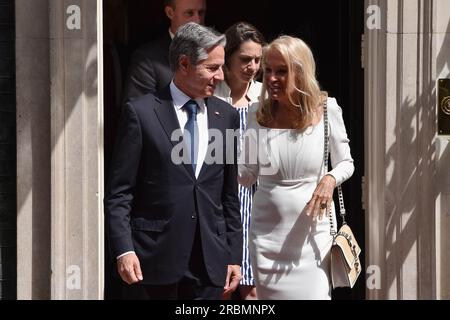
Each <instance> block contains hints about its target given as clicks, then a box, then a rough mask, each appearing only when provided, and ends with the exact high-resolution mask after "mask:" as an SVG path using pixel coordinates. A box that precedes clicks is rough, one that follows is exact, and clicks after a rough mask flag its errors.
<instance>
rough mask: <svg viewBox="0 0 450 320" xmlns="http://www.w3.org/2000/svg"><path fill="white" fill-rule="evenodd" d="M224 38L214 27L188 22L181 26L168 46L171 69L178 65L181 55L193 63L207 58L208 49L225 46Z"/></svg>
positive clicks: (195, 63) (175, 68) (176, 67)
mask: <svg viewBox="0 0 450 320" xmlns="http://www.w3.org/2000/svg"><path fill="white" fill-rule="evenodd" d="M225 44H226V38H225V35H224V34H220V33H218V32H217V31H215V30H214V29H211V28H208V27H205V26H202V25H199V24H197V23H195V22H189V23H186V24H185V25H183V26H181V27H180V28H179V29H178V31H177V33H176V34H175V37H174V38H173V40H172V43H171V44H170V48H169V62H170V68H171V69H172V71H176V70H177V69H178V66H179V61H180V58H181V56H183V55H184V56H187V57H188V59H189V61H190V62H191V63H192V64H193V65H197V64H198V63H199V62H200V61H201V60H204V59H206V58H208V51H210V50H211V49H212V48H214V47H216V46H223V47H225Z"/></svg>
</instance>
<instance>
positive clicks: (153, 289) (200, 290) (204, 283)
mask: <svg viewBox="0 0 450 320" xmlns="http://www.w3.org/2000/svg"><path fill="white" fill-rule="evenodd" d="M199 229H200V228H199V226H198V224H197V228H196V231H195V238H194V244H193V246H192V251H191V257H190V259H189V268H188V270H187V271H186V272H185V274H184V276H183V277H182V278H181V280H180V281H179V282H177V283H174V284H170V285H145V286H144V287H145V290H146V291H147V294H148V298H149V299H150V300H220V299H222V293H223V287H218V286H215V285H214V284H213V283H212V282H211V280H210V279H209V277H208V272H207V270H206V267H205V261H204V258H203V252H202V245H201V238H200V237H201V235H200V231H199ZM225 267H226V266H225Z"/></svg>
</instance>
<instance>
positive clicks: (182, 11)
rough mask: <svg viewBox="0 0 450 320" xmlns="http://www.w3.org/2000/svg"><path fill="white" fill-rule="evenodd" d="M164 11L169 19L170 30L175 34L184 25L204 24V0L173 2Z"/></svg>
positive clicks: (177, 0)
mask: <svg viewBox="0 0 450 320" xmlns="http://www.w3.org/2000/svg"><path fill="white" fill-rule="evenodd" d="M164 10H165V12H166V15H167V17H168V18H169V19H170V30H171V31H172V32H173V33H175V32H177V30H178V28H179V27H180V26H182V25H183V24H185V23H188V22H196V23H198V24H203V23H204V22H205V11H206V0H175V1H174V6H173V7H170V6H167V7H165V9H164Z"/></svg>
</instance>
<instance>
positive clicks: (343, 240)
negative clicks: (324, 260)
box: [334, 224, 361, 267]
mask: <svg viewBox="0 0 450 320" xmlns="http://www.w3.org/2000/svg"><path fill="white" fill-rule="evenodd" d="M334 243H335V245H338V246H339V247H340V248H341V251H342V253H343V255H344V257H345V261H346V262H347V265H348V266H349V267H351V266H353V265H354V263H355V262H356V260H358V259H359V258H358V257H359V254H360V253H361V248H360V247H359V245H358V242H356V239H355V237H354V235H353V232H352V230H351V229H350V227H349V226H348V225H346V224H345V225H343V226H342V227H341V228H340V229H339V231H338V233H337V234H336V236H335V238H334ZM353 251H354V252H353ZM355 254H356V256H355Z"/></svg>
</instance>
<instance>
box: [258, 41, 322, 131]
mask: <svg viewBox="0 0 450 320" xmlns="http://www.w3.org/2000/svg"><path fill="white" fill-rule="evenodd" d="M273 51H276V52H278V53H280V54H281V56H282V57H283V59H284V61H285V62H286V65H287V87H286V88H285V89H286V93H287V96H288V99H289V102H290V103H291V104H292V106H294V107H296V108H298V110H299V117H298V119H294V121H293V124H294V128H295V129H300V130H301V129H304V128H305V127H306V126H308V125H309V124H310V123H311V122H312V119H313V117H314V113H315V111H316V109H317V108H318V107H319V105H320V103H321V102H322V100H323V98H324V95H323V93H322V92H321V90H320V86H319V83H318V81H317V79H316V63H315V61H314V57H313V54H312V52H311V49H310V48H309V47H308V45H307V44H306V43H305V42H304V41H303V40H300V39H298V38H294V37H290V36H280V37H278V38H277V39H275V40H273V41H272V42H271V43H270V44H269V45H268V46H267V47H266V48H265V50H264V53H263V60H262V64H263V68H264V66H265V60H266V57H267V54H268V53H269V52H273ZM260 97H261V98H260V100H261V101H260V107H259V109H258V112H257V119H258V122H259V123H260V124H262V125H267V124H268V123H270V122H271V121H272V119H273V114H272V109H273V105H272V101H270V99H268V98H267V83H266V79H265V78H264V79H263V88H262V94H261V96H260Z"/></svg>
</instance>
